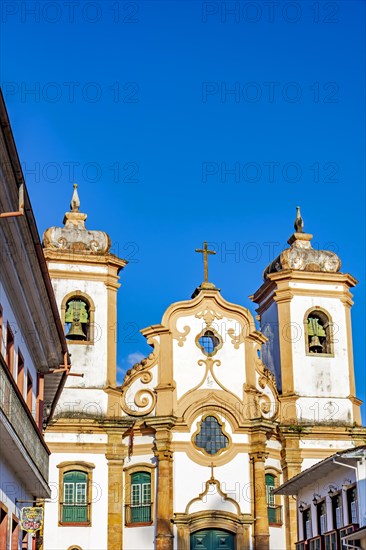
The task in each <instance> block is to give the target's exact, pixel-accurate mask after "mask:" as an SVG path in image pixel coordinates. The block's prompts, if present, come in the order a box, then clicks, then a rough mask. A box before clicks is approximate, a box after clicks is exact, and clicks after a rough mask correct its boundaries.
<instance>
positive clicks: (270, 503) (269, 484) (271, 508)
mask: <svg viewBox="0 0 366 550" xmlns="http://www.w3.org/2000/svg"><path fill="white" fill-rule="evenodd" d="M274 488H275V477H274V476H273V475H272V474H266V496H267V508H268V521H269V523H274V522H275V519H276V514H275V512H276V508H275V497H274V494H273V491H274Z"/></svg>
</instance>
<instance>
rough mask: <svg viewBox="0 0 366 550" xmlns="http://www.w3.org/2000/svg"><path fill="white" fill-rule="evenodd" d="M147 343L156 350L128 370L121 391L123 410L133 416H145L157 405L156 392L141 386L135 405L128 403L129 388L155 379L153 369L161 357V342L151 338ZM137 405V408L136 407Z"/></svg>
mask: <svg viewBox="0 0 366 550" xmlns="http://www.w3.org/2000/svg"><path fill="white" fill-rule="evenodd" d="M147 343H148V344H149V345H150V346H153V347H154V351H153V352H152V353H150V355H149V356H148V357H146V358H145V359H142V361H141V362H140V363H136V364H135V365H134V366H133V367H132V369H130V370H128V371H127V373H126V376H125V380H124V383H123V388H122V392H121V407H122V410H123V411H124V412H125V413H126V414H128V415H131V416H144V415H147V414H150V413H151V412H152V411H153V410H154V408H155V405H156V392H155V391H154V390H153V389H151V388H141V389H138V390H137V391H136V393H135V394H134V396H133V405H132V404H131V403H127V400H126V399H127V395H128V393H129V390H131V389H132V386H133V385H134V384H135V383H136V382H140V383H141V384H150V383H151V382H152V379H153V374H152V372H151V369H152V368H153V367H154V366H155V365H156V363H157V361H158V357H159V347H160V346H159V344H158V342H157V340H155V339H154V338H149V339H148V341H147ZM134 407H136V408H134Z"/></svg>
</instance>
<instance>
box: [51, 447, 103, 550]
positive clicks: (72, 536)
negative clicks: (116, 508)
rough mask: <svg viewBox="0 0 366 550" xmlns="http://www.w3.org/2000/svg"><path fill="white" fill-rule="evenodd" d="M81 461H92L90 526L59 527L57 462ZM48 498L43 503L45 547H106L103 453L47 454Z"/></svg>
mask: <svg viewBox="0 0 366 550" xmlns="http://www.w3.org/2000/svg"><path fill="white" fill-rule="evenodd" d="M75 460H79V461H83V462H90V463H92V464H94V465H95V468H94V469H93V482H92V483H93V490H92V505H91V526H90V527H77V526H75V527H74V526H73V527H59V526H58V520H59V469H58V468H57V465H58V464H60V463H61V462H66V461H75ZM49 484H50V487H51V490H52V495H51V501H50V502H47V503H46V512H45V520H46V521H45V531H44V539H45V545H44V547H45V550H46V549H47V550H65V548H68V547H69V546H71V545H79V546H80V547H81V548H83V550H84V549H98V550H99V549H103V550H104V549H107V525H108V467H107V462H106V459H105V455H104V454H91V453H90V454H89V453H80V454H79V455H78V456H76V455H75V453H57V454H52V455H51V457H50V481H49Z"/></svg>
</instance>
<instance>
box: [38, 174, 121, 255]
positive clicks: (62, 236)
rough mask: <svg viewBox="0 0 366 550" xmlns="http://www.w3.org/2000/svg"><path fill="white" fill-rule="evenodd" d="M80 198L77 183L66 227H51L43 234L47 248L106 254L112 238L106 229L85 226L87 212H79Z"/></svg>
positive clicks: (67, 215)
mask: <svg viewBox="0 0 366 550" xmlns="http://www.w3.org/2000/svg"><path fill="white" fill-rule="evenodd" d="M79 206H80V200H79V195H78V192H77V185H76V184H74V193H73V196H72V199H71V204H70V207H71V210H70V212H66V214H65V217H64V227H55V226H54V227H50V228H48V229H47V230H46V231H45V232H44V234H43V246H44V248H46V249H51V250H52V249H53V250H70V251H73V252H77V253H78V252H79V253H88V254H106V253H108V252H109V250H110V248H111V244H112V243H111V240H110V238H109V236H108V235H107V233H104V231H89V230H87V229H86V227H85V220H86V218H87V215H86V214H83V213H82V212H79Z"/></svg>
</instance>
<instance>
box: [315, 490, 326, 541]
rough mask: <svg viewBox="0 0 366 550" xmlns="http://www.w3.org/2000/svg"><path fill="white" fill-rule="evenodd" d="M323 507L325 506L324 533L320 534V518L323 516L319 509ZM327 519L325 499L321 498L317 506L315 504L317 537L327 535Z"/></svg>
mask: <svg viewBox="0 0 366 550" xmlns="http://www.w3.org/2000/svg"><path fill="white" fill-rule="evenodd" d="M322 505H324V506H325V531H324V533H322V532H321V520H320V518H321V516H322V515H324V514H320V508H321V506H322ZM328 527H329V518H328V514H327V501H326V498H325V497H324V498H322V499H320V500H319V501H318V502H317V504H316V528H317V533H318V535H317V536H323V535H325V533H328V531H329V528H328Z"/></svg>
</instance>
